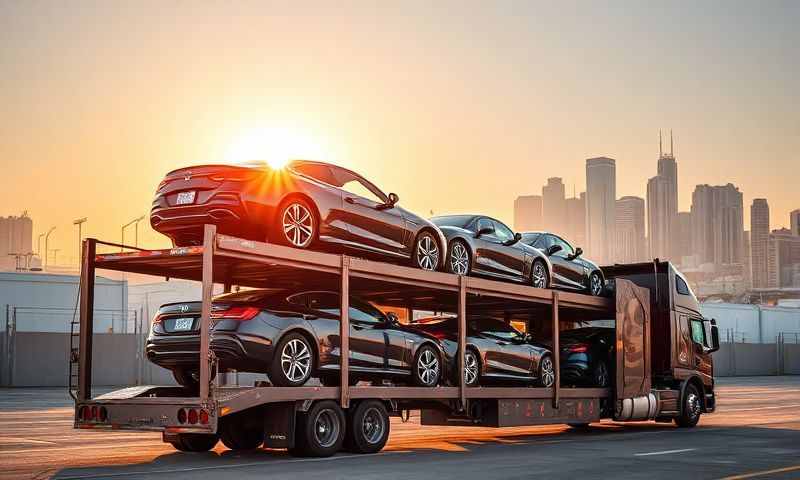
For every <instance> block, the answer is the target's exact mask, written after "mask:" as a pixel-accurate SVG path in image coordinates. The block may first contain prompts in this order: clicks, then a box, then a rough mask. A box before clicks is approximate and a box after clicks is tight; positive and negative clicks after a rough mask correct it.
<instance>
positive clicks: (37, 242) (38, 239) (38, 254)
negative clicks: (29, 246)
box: [36, 233, 47, 260]
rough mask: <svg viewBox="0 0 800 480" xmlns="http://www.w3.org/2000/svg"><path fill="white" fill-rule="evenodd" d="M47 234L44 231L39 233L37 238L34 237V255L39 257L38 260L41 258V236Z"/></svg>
mask: <svg viewBox="0 0 800 480" xmlns="http://www.w3.org/2000/svg"><path fill="white" fill-rule="evenodd" d="M45 235H47V234H46V233H40V234H39V238H37V239H36V255H37V256H38V257H39V260H41V259H42V237H44V236H45Z"/></svg>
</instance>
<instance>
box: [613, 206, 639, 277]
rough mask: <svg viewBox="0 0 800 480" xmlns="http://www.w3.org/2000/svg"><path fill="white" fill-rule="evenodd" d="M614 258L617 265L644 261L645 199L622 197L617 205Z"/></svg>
mask: <svg viewBox="0 0 800 480" xmlns="http://www.w3.org/2000/svg"><path fill="white" fill-rule="evenodd" d="M614 247H615V248H614V258H613V260H614V261H615V262H617V263H633V262H640V261H642V260H644V257H645V243H644V199H643V198H639V197H622V198H620V199H619V200H617V203H616V236H615V240H614Z"/></svg>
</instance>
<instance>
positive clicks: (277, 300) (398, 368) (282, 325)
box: [146, 289, 446, 387]
mask: <svg viewBox="0 0 800 480" xmlns="http://www.w3.org/2000/svg"><path fill="white" fill-rule="evenodd" d="M349 303H350V308H349V311H348V315H349V319H350V356H349V366H350V374H351V375H350V381H351V382H357V381H360V380H368V381H375V382H383V381H391V382H398V383H409V384H413V385H417V386H423V387H434V386H436V385H438V384H439V383H440V381H441V379H442V376H443V372H444V371H445V369H446V365H445V360H446V358H445V354H444V351H443V350H442V348H441V346H440V343H439V341H438V340H437V339H436V338H435V337H433V336H432V335H427V334H425V333H423V332H418V331H415V330H412V329H409V328H407V327H405V326H403V325H401V324H400V323H398V322H397V320H396V317H394V316H393V315H391V314H390V315H386V314H384V313H383V312H381V311H380V310H379V309H377V308H375V307H374V306H372V305H371V304H370V303H368V302H365V301H362V300H360V299H358V298H357V297H352V296H351V298H350V301H349ZM340 305H341V300H340V297H339V294H338V293H337V292H328V291H304V290H299V291H277V292H276V291H275V290H266V289H254V290H245V291H241V292H237V293H231V294H225V295H221V296H217V297H215V298H214V299H213V304H212V315H211V317H212V326H211V341H210V347H211V350H212V351H213V352H214V354H215V356H216V357H217V359H218V361H219V368H220V371H224V370H229V369H235V370H238V371H243V372H255V373H265V374H267V375H268V376H269V379H270V381H271V382H272V383H273V384H274V385H277V386H300V385H304V384H305V383H306V382H307V381H308V380H309V379H310V378H312V377H317V378H319V380H320V381H321V382H322V383H323V384H324V385H338V384H339V379H340V373H339V372H340V369H339V365H340V361H341V360H340V346H341V345H340V339H339V338H340V337H339V333H340V332H339V329H340ZM200 307H201V305H200V303H199V302H187V303H183V304H173V305H169V306H165V307H162V309H161V310H160V311H159V315H158V316H157V317H156V319H155V321H154V323H153V329H152V331H151V333H150V336H149V337H148V341H147V347H146V350H147V357H148V358H149V359H151V361H153V362H154V363H156V364H158V365H160V366H163V367H165V368H170V369H172V370H173V372H176V373H175V377H176V380H178V381H179V382H181V383H182V384H184V382H183V381H185V380H187V379H188V381H189V382H190V383H189V385H188V386H192V385H194V384H196V373H197V370H196V369H197V367H198V365H199V354H198V350H199V337H198V332H199V328H200V325H199V315H200ZM174 312H178V313H174ZM183 318H192V319H193V322H192V323H191V325H192V327H191V330H184V329H183V328H176V326H177V325H179V322H181V320H180V319H183ZM184 325H188V322H187V323H186V324H184V323H182V322H181V323H180V327H183V326H184ZM192 380H194V383H192Z"/></svg>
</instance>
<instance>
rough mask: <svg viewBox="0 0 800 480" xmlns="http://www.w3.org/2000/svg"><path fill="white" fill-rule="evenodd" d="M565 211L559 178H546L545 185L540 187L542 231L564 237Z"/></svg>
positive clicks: (561, 183) (562, 188) (562, 190)
mask: <svg viewBox="0 0 800 480" xmlns="http://www.w3.org/2000/svg"><path fill="white" fill-rule="evenodd" d="M566 210H567V205H566V200H565V198H564V183H563V182H562V181H561V178H559V177H552V178H548V179H547V185H545V186H544V187H542V224H543V226H544V229H545V230H548V231H551V232H553V233H556V234H559V235H566V232H565V223H566V222H565V220H566V216H567V211H566Z"/></svg>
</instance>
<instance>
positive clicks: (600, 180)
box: [586, 157, 617, 263]
mask: <svg viewBox="0 0 800 480" xmlns="http://www.w3.org/2000/svg"><path fill="white" fill-rule="evenodd" d="M616 200H617V167H616V162H615V161H614V159H613V158H607V157H597V158H590V159H588V160H586V251H587V256H591V257H592V258H593V259H595V260H596V261H598V262H600V263H608V262H610V261H611V260H612V258H611V257H612V244H613V240H614V227H615V225H616V218H615V217H616Z"/></svg>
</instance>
